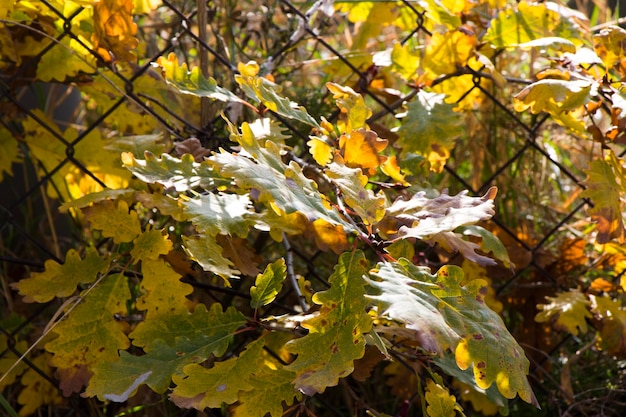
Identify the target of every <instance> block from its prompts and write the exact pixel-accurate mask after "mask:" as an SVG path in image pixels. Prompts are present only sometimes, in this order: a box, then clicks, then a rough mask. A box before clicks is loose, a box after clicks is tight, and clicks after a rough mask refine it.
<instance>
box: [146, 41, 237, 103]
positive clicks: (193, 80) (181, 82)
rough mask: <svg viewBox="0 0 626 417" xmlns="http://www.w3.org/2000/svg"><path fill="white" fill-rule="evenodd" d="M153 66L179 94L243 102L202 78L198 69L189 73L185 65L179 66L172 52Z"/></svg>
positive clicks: (215, 82) (208, 79)
mask: <svg viewBox="0 0 626 417" xmlns="http://www.w3.org/2000/svg"><path fill="white" fill-rule="evenodd" d="M154 65H155V66H157V67H158V68H160V69H161V74H162V75H163V78H165V81H167V83H168V84H170V85H172V86H174V87H175V88H176V89H177V90H178V91H180V92H181V93H185V94H193V95H194V96H198V97H209V98H212V99H214V100H219V101H224V102H239V103H240V102H242V101H243V100H241V99H240V98H239V97H237V96H236V95H235V94H233V93H232V92H230V90H227V89H226V88H223V87H220V86H218V85H217V81H215V79H213V78H212V77H204V76H203V75H202V73H201V72H200V68H199V67H194V68H193V69H192V70H191V71H189V70H188V69H187V64H186V63H184V62H183V64H182V65H179V63H178V58H177V57H176V55H175V54H174V53H173V52H171V53H170V54H169V55H168V56H167V58H164V57H162V56H161V57H159V58H158V59H157V61H156V63H155V64H154Z"/></svg>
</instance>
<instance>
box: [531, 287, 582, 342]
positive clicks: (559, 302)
mask: <svg viewBox="0 0 626 417" xmlns="http://www.w3.org/2000/svg"><path fill="white" fill-rule="evenodd" d="M546 300H547V301H548V302H549V304H538V305H537V308H538V309H539V310H541V312H539V313H538V314H537V315H536V316H535V321H537V322H539V323H545V322H548V321H551V320H553V319H555V321H554V327H555V328H556V329H559V330H566V331H568V332H570V333H571V334H573V335H574V336H578V331H579V330H580V332H581V333H587V319H590V318H592V317H593V316H592V315H591V313H590V312H589V306H590V305H591V303H590V302H589V300H587V297H585V295H584V294H582V293H581V292H580V291H577V290H570V291H568V292H562V293H559V294H557V296H556V297H546Z"/></svg>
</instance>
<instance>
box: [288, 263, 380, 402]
mask: <svg viewBox="0 0 626 417" xmlns="http://www.w3.org/2000/svg"><path fill="white" fill-rule="evenodd" d="M366 273H367V260H366V259H365V255H364V254H363V252H361V251H354V252H351V253H350V252H347V253H344V254H342V255H341V256H340V257H339V263H338V264H337V265H336V266H335V270H334V272H333V274H332V275H331V276H330V278H329V279H328V282H329V283H330V289H328V290H326V291H321V292H318V293H316V294H315V295H314V296H313V301H314V302H315V303H316V304H319V305H321V308H320V311H319V313H318V314H317V315H315V316H314V317H313V318H310V319H307V320H305V321H303V322H302V326H303V327H304V328H306V329H308V330H309V333H308V334H307V335H306V336H303V337H301V338H299V339H295V340H292V341H290V342H288V343H287V345H286V348H287V350H288V351H289V352H291V353H294V354H297V355H298V357H297V358H296V360H295V361H293V362H292V363H291V364H290V365H289V366H288V367H287V368H286V369H287V370H289V371H292V372H296V378H295V385H296V388H297V389H299V390H300V391H302V392H303V393H305V394H306V395H313V394H315V393H318V392H319V393H321V392H324V390H325V389H326V388H327V387H330V386H334V385H336V384H337V383H338V381H339V378H344V377H346V376H348V375H349V374H350V373H352V371H353V370H354V361H355V360H357V359H360V358H362V357H363V354H364V353H365V342H364V338H363V334H364V333H365V334H366V333H367V332H369V330H370V328H371V326H372V321H371V319H370V317H369V316H368V314H367V313H366V312H365V308H366V307H367V300H366V299H365V297H364V295H365V289H364V284H365V282H364V281H363V275H364V274H366Z"/></svg>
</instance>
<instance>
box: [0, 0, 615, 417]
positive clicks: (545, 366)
mask: <svg viewBox="0 0 626 417" xmlns="http://www.w3.org/2000/svg"><path fill="white" fill-rule="evenodd" d="M41 3H42V4H43V7H47V8H48V9H49V10H48V12H49V13H50V14H53V15H56V16H58V18H60V19H61V20H62V22H63V28H62V31H61V32H60V33H59V34H58V36H57V37H56V38H55V39H53V40H52V39H51V42H50V43H49V44H48V45H47V46H46V47H45V48H43V49H42V50H41V51H39V52H38V53H36V54H35V55H34V56H32V57H31V58H30V59H28V60H27V61H25V62H21V63H20V64H19V66H16V67H14V68H12V71H5V72H4V73H2V74H0V105H4V104H7V103H8V104H10V105H11V107H12V108H13V109H16V110H14V111H16V112H17V114H16V113H13V114H11V113H3V114H0V126H2V127H3V128H4V129H6V130H7V131H8V132H10V134H11V135H12V136H13V137H14V138H15V139H16V140H18V141H20V143H21V144H20V147H21V150H22V151H23V153H24V164H22V165H21V166H20V169H21V171H20V172H16V173H15V175H14V178H13V179H12V180H11V181H5V182H3V183H2V185H1V187H2V189H1V191H2V199H1V200H0V245H1V246H0V261H1V262H2V264H1V268H2V274H3V275H4V276H5V277H7V278H8V281H9V282H16V281H18V280H19V279H21V278H23V277H26V276H27V275H28V274H29V273H30V272H33V271H34V272H36V271H41V270H42V268H43V264H44V262H45V261H47V260H53V261H56V262H59V263H60V262H62V257H63V255H62V254H63V253H65V251H66V250H68V249H70V248H72V247H73V246H75V244H76V243H77V242H76V240H77V239H81V236H77V235H75V233H74V230H75V229H73V227H72V226H73V225H72V220H71V218H70V217H69V216H66V215H64V214H62V213H59V211H58V205H59V204H62V203H63V202H64V201H63V199H62V198H61V199H60V201H59V202H58V203H57V202H55V201H54V200H52V199H49V198H47V196H46V193H47V191H48V190H50V189H52V190H54V193H55V194H56V195H58V196H64V195H67V192H66V190H63V189H62V187H63V181H61V180H60V178H59V173H62V174H63V175H65V176H67V175H76V176H86V177H89V178H91V180H93V181H94V183H95V184H98V185H100V186H101V187H106V186H107V185H106V180H105V179H104V177H103V173H100V172H93V171H92V169H91V168H90V166H89V163H88V161H87V163H86V162H85V160H86V159H85V158H84V157H83V153H84V152H86V151H91V149H85V148H86V147H87V145H84V143H85V141H86V138H88V137H90V135H106V132H110V131H111V130H112V129H118V128H124V118H125V116H124V114H129V115H130V114H132V116H133V117H137V116H138V115H139V116H140V117H141V118H142V120H143V122H144V123H145V124H146V125H149V126H153V128H154V131H158V132H160V134H162V135H169V136H170V137H171V138H172V139H173V140H178V139H184V138H188V137H191V136H193V137H197V138H198V139H200V141H201V142H202V144H203V145H204V146H205V147H207V148H210V149H218V148H219V147H223V148H228V147H229V141H228V137H227V134H226V133H225V128H224V121H223V119H222V118H221V117H220V112H221V111H224V112H226V113H230V114H238V112H240V111H241V109H238V108H236V107H235V106H230V107H226V108H220V107H219V106H218V105H215V104H212V103H208V104H207V103H206V102H201V103H199V104H200V105H199V106H198V108H184V107H181V105H180V103H179V102H177V101H176V98H175V97H173V96H172V95H171V91H169V90H167V88H165V87H164V83H163V82H162V80H161V79H160V77H159V74H157V73H156V70H155V69H154V68H153V67H152V63H153V62H154V61H156V60H157V59H158V58H159V57H164V56H167V55H168V54H169V53H174V54H176V56H178V57H179V59H180V60H181V61H182V62H187V63H188V64H189V65H190V66H192V65H193V66H196V65H202V66H203V67H204V70H205V71H206V74H207V75H210V76H212V77H214V78H216V79H217V80H218V83H219V84H220V85H223V86H225V87H227V88H231V89H234V88H235V87H234V85H235V84H234V81H233V75H234V74H236V73H237V67H236V65H235V64H236V60H241V61H245V60H257V61H258V62H260V63H262V71H266V72H268V73H271V72H272V70H273V69H275V68H280V71H279V72H278V73H277V74H275V77H276V78H277V82H278V83H279V84H281V83H282V84H283V85H285V84H286V85H291V86H292V87H293V89H294V91H293V92H292V93H293V94H292V95H295V96H297V100H298V102H299V103H301V104H304V105H305V106H306V107H307V109H310V110H311V109H313V111H312V113H313V112H316V113H317V115H325V116H326V117H328V118H329V119H330V120H332V119H333V118H334V117H336V116H337V114H336V112H335V113H333V112H334V111H335V110H334V109H333V107H332V104H330V102H329V100H328V99H327V97H325V96H324V95H323V94H320V93H319V91H321V90H322V89H323V86H322V85H319V82H320V80H322V79H323V78H324V77H322V76H319V75H316V74H318V73H319V72H323V71H334V72H335V76H336V77H335V78H336V79H334V80H333V81H336V82H337V83H340V84H345V85H350V86H351V87H353V88H354V89H355V90H356V91H358V92H360V93H361V94H362V95H363V96H364V97H366V98H367V101H368V103H369V104H370V105H371V106H372V108H373V116H372V117H371V118H370V120H369V122H370V123H381V124H384V123H385V120H395V117H396V115H397V114H398V113H400V112H401V111H402V105H403V103H404V102H405V101H407V100H410V99H411V98H412V97H414V95H415V94H416V91H417V90H411V91H408V92H407V93H406V94H404V95H401V96H398V97H396V98H395V99H394V100H386V99H384V98H381V97H382V96H381V95H380V94H378V93H377V92H375V91H373V90H372V88H371V82H372V80H373V77H375V76H376V72H377V70H378V68H377V66H376V65H372V64H370V63H368V61H367V60H366V59H364V58H363V57H360V56H354V55H353V54H350V53H347V52H344V50H343V48H341V42H339V41H338V40H337V39H338V36H337V34H336V33H335V32H334V29H335V28H336V27H337V25H338V23H337V22H338V19H343V18H344V17H341V16H334V17H332V18H327V19H321V20H318V21H316V22H315V23H314V24H313V22H311V21H309V19H310V16H309V15H307V10H308V5H307V4H305V3H301V2H295V1H294V2H291V1H287V0H280V1H269V2H259V3H256V2H250V3H247V2H242V3H241V4H239V5H237V4H230V3H237V2H219V1H216V2H207V3H205V4H203V5H201V7H202V9H203V10H201V11H199V9H198V8H197V4H196V2H191V1H182V0H180V1H174V0H172V1H169V0H162V1H161V2H154V1H153V2H152V3H158V4H157V5H156V7H154V11H153V12H152V13H151V14H150V15H149V16H148V17H142V18H141V21H140V22H139V33H138V37H139V38H141V39H142V44H141V48H142V50H141V54H142V56H143V57H145V58H142V59H141V60H140V61H139V62H140V64H138V65H135V66H134V67H133V68H132V71H128V70H125V71H119V70H118V68H117V67H116V65H115V61H114V60H113V61H112V62H103V61H102V59H101V57H100V55H99V54H98V52H97V51H91V50H89V47H88V45H87V44H86V43H85V42H83V40H82V38H81V36H80V24H81V22H80V21H79V20H78V16H79V15H80V13H81V11H82V8H79V9H77V10H76V11H74V12H73V13H71V14H69V15H67V13H66V11H64V10H58V9H57V7H58V3H57V2H48V1H46V0H42V1H41ZM198 3H202V2H198ZM389 7H401V8H404V9H406V10H405V12H406V13H405V14H407V15H410V16H413V17H412V19H414V22H415V26H414V27H413V28H412V29H411V30H410V31H407V32H406V33H381V34H380V36H381V37H387V38H388V40H389V42H392V41H396V42H399V43H400V44H405V43H406V42H408V41H409V40H411V39H415V38H420V39H422V38H424V37H429V36H432V34H431V33H430V32H429V30H428V29H427V28H426V27H425V26H424V12H423V11H422V10H421V9H420V8H419V7H416V4H415V3H414V2H411V1H408V0H404V1H402V2H396V1H394V2H389ZM204 9H206V10H204ZM225 25H232V27H231V28H230V29H229V30H225V29H224V27H225ZM11 30H14V31H18V30H22V31H35V32H36V33H35V35H33V36H44V35H45V34H44V33H43V32H42V31H41V30H39V29H38V28H37V27H12V29H11ZM45 36H47V35H45ZM67 42H75V43H77V44H81V45H82V46H83V47H84V48H85V49H87V50H89V51H88V52H89V53H90V54H91V55H92V57H94V58H95V59H97V60H98V63H99V65H100V66H99V67H98V68H97V69H94V73H92V74H89V73H88V72H82V73H80V74H76V76H75V77H74V78H73V79H72V80H69V81H71V82H67V83H63V84H59V83H41V82H34V80H35V71H36V68H37V66H38V64H39V63H40V62H42V61H44V60H46V59H57V58H56V55H59V54H62V51H63V48H65V46H64V43H67ZM55 54H56V55H55ZM53 55H55V57H53ZM57 64H58V65H62V62H58V63H57ZM95 71H97V72H98V78H99V79H101V80H102V79H103V80H105V81H104V82H106V84H107V85H108V87H107V89H101V92H100V95H99V96H98V95H97V94H96V93H97V92H98V91H97V89H94V90H93V91H91V92H89V93H88V94H92V95H93V96H94V97H96V96H97V97H98V98H97V99H96V102H94V103H90V104H89V105H97V106H101V107H102V108H101V109H100V111H99V112H98V116H97V117H94V116H93V114H95V113H91V114H89V113H88V112H85V111H84V108H82V107H81V106H84V103H82V102H81V100H82V98H81V89H80V86H81V85H83V84H88V83H90V82H93V80H94V77H93V76H94V75H96V73H95ZM465 75H468V76H471V77H472V81H473V85H472V86H471V87H470V88H469V89H468V91H466V92H465V93H464V94H461V95H460V96H459V100H458V102H457V103H460V102H461V101H462V100H464V99H465V98H466V97H468V96H469V95H471V94H474V93H476V92H478V91H479V92H480V93H481V94H483V95H484V97H486V99H485V104H484V106H486V107H488V112H489V113H490V115H491V116H493V115H494V114H495V115H496V116H495V120H498V121H500V122H501V123H499V126H497V127H494V128H493V131H491V132H487V135H489V134H493V137H494V138H497V141H499V142H496V140H495V139H494V141H493V142H489V141H488V140H487V141H483V142H481V143H488V144H489V146H488V147H486V148H482V149H476V147H475V146H474V144H472V143H462V144H459V145H458V146H457V149H456V150H455V151H454V152H453V154H452V156H451V158H450V159H449V160H448V161H447V164H446V166H445V172H444V174H442V175H445V176H446V177H447V179H445V180H442V183H443V184H445V185H446V186H448V187H450V188H451V189H453V190H454V191H459V190H462V189H468V190H470V192H471V193H473V194H474V195H480V194H482V193H484V192H485V191H486V190H487V189H488V188H489V187H490V186H492V185H496V186H498V187H499V199H498V201H501V203H499V204H500V205H499V207H498V212H497V215H496V217H495V218H494V219H493V220H492V223H493V230H494V231H495V232H496V234H498V235H499V236H500V237H501V238H502V240H503V241H505V243H506V244H507V247H508V248H509V250H510V251H512V253H511V257H512V259H513V261H514V262H515V263H516V266H517V268H516V270H515V271H509V272H508V273H507V272H506V271H504V272H503V271H498V272H497V273H495V275H494V286H495V287H496V289H497V293H498V297H499V299H501V300H502V301H505V302H507V303H508V307H507V308H508V309H510V313H509V314H510V317H509V320H508V324H509V325H510V326H512V327H513V329H512V330H513V331H514V332H515V331H520V332H522V333H517V334H516V336H517V337H518V340H520V342H521V344H522V345H523V346H524V347H526V348H527V349H528V352H529V356H530V358H531V360H532V365H531V366H532V368H531V380H532V383H533V385H534V387H535V388H536V389H538V390H541V391H544V392H543V394H539V395H543V396H544V397H550V396H551V395H552V393H554V392H558V391H559V390H560V389H561V383H560V382H559V381H556V380H553V379H551V378H552V377H551V376H550V375H551V368H552V367H554V366H559V365H560V364H559V352H560V350H561V349H564V348H566V347H567V345H568V344H571V343H573V341H572V338H571V337H565V338H563V339H562V340H560V341H559V340H556V341H555V340H550V341H546V340H545V339H546V338H545V335H542V334H524V333H523V331H524V330H523V329H524V327H523V326H519V327H517V328H516V327H515V326H518V325H519V324H520V323H521V322H523V321H525V320H526V321H528V320H530V321H532V320H533V317H534V314H535V313H536V310H535V306H536V304H538V303H542V302H544V298H543V296H544V295H547V294H553V293H554V290H555V289H557V288H559V289H565V288H569V285H568V284H570V283H568V282H563V281H562V280H561V279H560V277H559V275H558V274H557V273H556V272H555V270H556V268H557V265H555V264H554V263H555V261H554V260H553V259H551V258H550V251H551V250H557V249H558V248H555V247H554V245H555V244H558V242H561V241H562V240H563V239H559V238H558V237H559V236H561V235H564V234H567V233H568V232H567V230H568V227H569V225H570V224H573V223H574V222H576V221H578V220H580V219H581V218H582V217H583V216H584V209H585V207H586V206H588V205H589V204H590V202H589V201H587V200H585V199H582V198H579V197H576V196H577V195H578V193H579V192H580V191H581V189H582V188H583V185H582V180H583V179H584V174H583V173H582V172H581V171H579V170H577V168H576V167H575V166H571V167H568V166H565V165H564V164H563V163H562V162H560V161H559V157H558V154H557V151H558V146H559V145H558V140H557V139H554V138H548V137H546V132H548V133H554V134H557V133H558V132H559V130H558V129H553V130H551V120H550V119H549V118H548V117H543V116H542V117H533V118H525V117H523V116H520V115H519V114H518V113H516V112H514V111H513V110H512V108H511V105H510V103H509V102H508V101H507V100H506V99H505V98H504V97H501V96H500V95H499V93H498V92H497V91H495V90H494V89H493V88H491V87H489V85H490V84H489V82H490V80H488V79H486V78H485V74H483V73H481V72H480V71H472V70H469V72H468V73H467V74H465ZM298 77H306V78H307V79H306V81H304V82H294V81H293V80H294V79H297V78H298ZM290 80H292V81H291V82H290ZM105 90H106V92H104V93H103V92H102V91H105ZM5 107H7V106H5ZM7 108H8V107H7ZM42 109H43V111H42ZM17 116H19V117H28V119H29V123H28V128H29V129H30V130H31V131H29V132H24V131H20V130H19V127H18V125H17V124H15V123H13V122H12V119H13V118H14V117H17ZM273 117H276V118H277V119H279V120H280V121H281V122H282V124H283V125H284V126H286V127H287V128H288V129H289V130H291V134H292V135H293V136H294V137H295V138H297V139H299V140H300V141H306V140H307V134H308V132H307V131H306V130H303V129H302V128H301V127H299V126H295V125H293V124H292V123H290V122H289V121H287V120H284V119H283V118H281V117H280V116H279V115H277V114H273ZM481 122H482V121H481V120H480V119H479V116H477V119H476V123H481ZM70 129H74V130H73V132H74V133H73V134H67V132H68V131H70ZM495 130H498V132H497V134H496V132H495ZM33 132H36V135H38V137H39V139H38V140H40V141H41V142H39V143H28V144H27V145H28V146H26V145H25V144H24V137H25V135H27V134H30V135H32V134H33ZM302 143H304V142H301V145H302ZM481 146H482V145H481ZM52 148H54V149H63V152H62V153H63V154H64V155H65V157H64V158H62V159H60V160H56V159H50V158H48V159H46V158H45V153H46V152H47V150H49V149H52ZM300 149H301V150H302V149H305V148H304V146H300ZM29 152H40V154H39V155H37V158H36V160H38V161H45V163H40V164H38V165H33V164H32V163H31V162H32V161H33V159H30V158H29ZM87 159H88V158H87ZM468 160H469V161H471V162H472V163H471V164H469V167H470V168H468V164H467V161H468ZM531 173H532V175H531ZM557 183H558V184H557ZM546 184H547V186H546ZM557 185H558V187H560V188H561V189H560V190H556V189H555V187H557ZM556 194H560V195H558V196H557V195H556ZM563 194H570V195H572V196H573V198H572V199H570V200H567V199H564V198H563ZM554 202H558V203H559V204H560V206H559V207H550V204H554ZM258 244H259V247H264V246H263V245H265V244H266V243H264V242H258ZM294 254H295V258H296V259H295V261H296V262H297V263H299V264H300V265H301V267H302V268H301V269H302V270H303V271H306V278H307V279H309V280H311V281H317V282H318V283H320V284H321V285H322V286H327V285H328V283H327V282H326V280H325V278H324V277H326V276H328V274H327V272H328V271H320V270H319V265H320V264H322V263H321V262H318V258H320V257H323V256H324V255H323V253H322V252H312V253H311V252H308V251H307V250H305V249H302V248H294ZM3 282H6V281H3ZM194 284H195V285H198V286H202V284H200V283H194ZM202 288H203V290H205V291H206V292H207V294H208V295H209V296H210V297H213V298H215V299H220V300H222V301H224V297H231V298H232V297H241V296H243V295H242V294H243V293H240V292H238V291H237V286H236V284H235V285H234V286H233V288H232V289H224V288H216V287H212V286H210V285H204V286H202ZM4 291H5V294H6V293H7V292H8V291H9V289H8V288H5V289H4ZM525 295H527V297H525ZM280 301H281V300H278V303H277V305H278V306H280ZM226 302H227V301H226ZM4 303H12V301H11V297H10V296H5V301H4ZM7 307H8V308H7ZM58 307H59V306H58V305H52V304H50V305H48V304H46V305H43V306H42V307H41V308H40V309H39V310H37V311H34V312H32V313H31V314H30V315H29V316H28V319H27V320H26V321H21V322H12V325H11V326H9V327H6V326H5V327H3V328H0V332H2V333H3V334H4V335H5V336H6V338H7V340H8V342H7V346H6V347H4V348H3V349H2V350H1V351H0V360H2V361H7V360H8V361H14V360H16V359H17V358H19V357H20V356H21V355H22V354H23V353H24V346H18V343H17V342H16V336H17V335H18V334H20V332H23V331H24V329H25V328H26V327H28V326H31V325H34V324H37V325H38V326H41V327H44V326H45V323H42V321H46V320H48V319H49V317H50V316H51V314H52V313H53V312H54V310H55V309H57V308H58ZM283 307H284V308H283V310H282V311H276V313H277V314H278V313H284V312H285V311H289V307H287V306H283ZM4 309H5V310H14V311H20V310H25V311H30V310H28V309H25V308H21V307H20V306H15V305H7V306H5V308H4ZM9 322H10V321H9ZM519 329H521V330H519ZM568 349H576V347H575V346H570V347H568ZM23 364H24V365H25V366H27V367H29V368H30V369H33V370H34V371H35V372H38V373H39V374H41V375H42V376H44V377H45V378H46V379H47V380H48V381H49V383H50V384H52V385H54V386H55V387H56V386H57V385H58V384H57V381H55V380H54V379H52V378H50V377H49V376H48V375H47V373H46V372H44V371H42V370H40V369H39V368H38V366H37V365H36V364H34V363H33V362H31V361H29V360H27V359H25V360H23ZM607 415H615V414H607Z"/></svg>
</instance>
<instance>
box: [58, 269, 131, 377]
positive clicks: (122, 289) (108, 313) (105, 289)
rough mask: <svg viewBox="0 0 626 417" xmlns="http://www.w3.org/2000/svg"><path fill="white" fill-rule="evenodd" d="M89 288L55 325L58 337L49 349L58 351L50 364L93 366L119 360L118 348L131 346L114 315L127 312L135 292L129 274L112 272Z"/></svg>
mask: <svg viewBox="0 0 626 417" xmlns="http://www.w3.org/2000/svg"><path fill="white" fill-rule="evenodd" d="M86 291H89V292H87V293H86V295H85V298H84V299H83V300H82V302H81V303H79V304H78V305H76V307H75V308H74V309H73V310H72V311H70V312H69V314H68V316H67V317H66V318H65V320H62V321H60V322H59V323H58V324H57V325H56V327H55V328H54V330H53V332H54V333H55V334H56V335H58V337H57V338H56V339H54V340H53V341H51V342H49V343H47V344H46V350H47V351H48V352H51V353H53V354H54V356H53V357H52V359H51V361H50V363H51V364H52V365H53V366H56V367H57V368H62V369H71V368H75V367H79V366H87V367H89V368H90V367H92V366H94V365H95V364H97V363H102V362H107V361H113V360H115V359H117V352H118V350H120V349H127V348H128V347H129V346H130V341H129V340H128V337H126V334H125V333H124V326H123V325H122V323H120V322H118V321H116V320H115V318H114V316H115V315H117V314H122V315H125V314H126V312H127V310H126V302H127V301H128V300H129V299H130V297H131V295H130V291H129V289H128V281H127V279H126V277H124V275H122V274H114V275H109V276H107V277H106V278H104V279H103V280H102V281H100V282H99V283H98V285H97V286H95V287H94V288H92V289H89V290H86Z"/></svg>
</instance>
